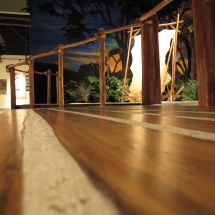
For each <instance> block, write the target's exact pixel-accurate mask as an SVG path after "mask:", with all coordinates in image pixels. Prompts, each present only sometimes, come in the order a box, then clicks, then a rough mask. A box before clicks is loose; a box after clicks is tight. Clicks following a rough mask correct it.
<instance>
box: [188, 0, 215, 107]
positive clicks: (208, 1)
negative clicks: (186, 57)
mask: <svg viewBox="0 0 215 215" xmlns="http://www.w3.org/2000/svg"><path fill="white" fill-rule="evenodd" d="M192 8H193V24H194V38H195V47H196V69H197V78H198V102H199V106H215V1H214V0H193V1H192Z"/></svg>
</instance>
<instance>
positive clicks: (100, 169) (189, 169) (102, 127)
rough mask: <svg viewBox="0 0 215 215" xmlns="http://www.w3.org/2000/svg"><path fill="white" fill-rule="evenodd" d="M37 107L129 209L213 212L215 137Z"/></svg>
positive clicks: (81, 161) (102, 184)
mask: <svg viewBox="0 0 215 215" xmlns="http://www.w3.org/2000/svg"><path fill="white" fill-rule="evenodd" d="M120 108H121V110H122V109H123V108H122V107H120ZM133 108H135V107H133ZM101 109H102V108H101ZM128 109H129V108H128ZM142 109H143V108H142ZM146 109H147V108H146ZM152 109H153V108H152ZM155 109H165V108H163V107H162V108H161V107H155ZM188 109H189V108H188ZM85 111H86V110H85ZM35 112H36V113H38V114H39V115H41V116H42V117H43V118H44V119H45V120H46V121H47V122H48V123H49V124H50V125H51V126H52V127H53V129H54V131H55V133H56V135H57V137H58V138H59V140H60V141H61V142H62V144H63V145H64V146H65V148H66V149H67V150H68V151H69V152H70V153H71V154H72V156H73V157H74V158H75V159H76V160H77V161H78V163H79V164H80V165H81V167H82V168H83V169H84V170H85V171H86V172H87V173H88V175H89V176H90V177H91V178H92V180H93V181H94V183H95V185H96V186H98V187H99V188H101V189H103V190H105V191H106V192H107V193H108V194H109V195H110V197H111V198H112V199H113V201H115V202H116V203H117V204H118V206H119V207H120V208H121V209H122V210H123V211H124V213H125V214H132V215H135V214H138V215H139V214H141V215H142V214H150V215H151V214H165V215H166V214H176V215H177V214H180V215H181V214H189V215H190V214H207V215H212V214H215V204H214V201H215V192H214V191H215V183H214V181H215V142H213V141H205V140H200V139H197V138H192V137H185V136H183V135H179V134H173V133H170V132H162V131H156V130H152V129H148V128H143V127H139V126H132V125H128V124H124V123H119V122H113V121H109V120H104V119H96V118H93V117H87V116H81V115H76V114H72V113H68V112H63V111H61V112H59V111H54V110H48V109H43V110H42V109H35ZM92 112H93V111H92ZM93 113H94V112H93ZM160 119H162V116H161V117H160ZM174 120H175V119H174ZM154 123H157V122H154ZM203 127H204V126H203Z"/></svg>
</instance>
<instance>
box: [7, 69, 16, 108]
mask: <svg viewBox="0 0 215 215" xmlns="http://www.w3.org/2000/svg"><path fill="white" fill-rule="evenodd" d="M9 72H10V95H11V100H10V102H11V103H10V104H11V109H16V83H15V68H14V67H12V68H10V69H9Z"/></svg>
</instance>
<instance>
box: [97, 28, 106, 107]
mask: <svg viewBox="0 0 215 215" xmlns="http://www.w3.org/2000/svg"><path fill="white" fill-rule="evenodd" d="M103 31H105V29H104V28H100V29H99V32H98V33H97V36H98V39H99V77H100V79H99V87H100V106H101V107H103V106H105V101H106V90H105V88H106V82H105V38H106V35H105V34H104V33H103Z"/></svg>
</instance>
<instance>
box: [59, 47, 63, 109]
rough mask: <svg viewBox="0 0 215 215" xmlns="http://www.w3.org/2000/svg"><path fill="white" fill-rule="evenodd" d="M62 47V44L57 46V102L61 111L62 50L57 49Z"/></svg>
mask: <svg viewBox="0 0 215 215" xmlns="http://www.w3.org/2000/svg"><path fill="white" fill-rule="evenodd" d="M61 46H63V45H62V44H59V45H58V72H59V73H58V102H59V108H60V109H63V107H64V80H63V79H64V78H63V76H64V72H63V50H62V49H59V47H61Z"/></svg>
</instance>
